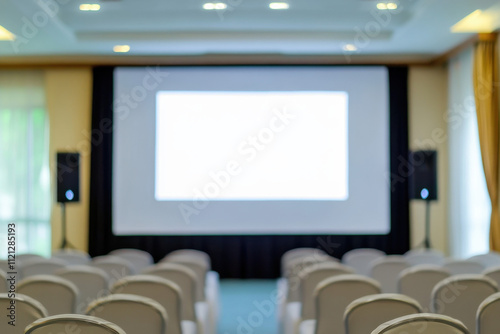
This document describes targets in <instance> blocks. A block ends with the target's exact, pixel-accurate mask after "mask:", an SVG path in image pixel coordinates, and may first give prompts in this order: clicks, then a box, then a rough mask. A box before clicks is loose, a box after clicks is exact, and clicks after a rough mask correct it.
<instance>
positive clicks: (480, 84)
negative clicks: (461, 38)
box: [473, 33, 500, 251]
mask: <svg viewBox="0 0 500 334" xmlns="http://www.w3.org/2000/svg"><path fill="white" fill-rule="evenodd" d="M473 80H474V97H475V100H476V112H477V123H478V128H479V142H480V145H481V155H482V160H483V168H484V174H485V176H486V184H487V186H488V193H489V195H490V199H491V223H490V248H491V249H492V250H495V251H500V215H499V207H498V199H499V193H498V190H499V185H498V172H499V170H498V168H499V161H498V159H499V124H498V121H499V115H498V112H499V108H498V52H497V34H496V33H492V34H480V35H479V41H478V43H477V44H476V47H475V50H474V73H473Z"/></svg>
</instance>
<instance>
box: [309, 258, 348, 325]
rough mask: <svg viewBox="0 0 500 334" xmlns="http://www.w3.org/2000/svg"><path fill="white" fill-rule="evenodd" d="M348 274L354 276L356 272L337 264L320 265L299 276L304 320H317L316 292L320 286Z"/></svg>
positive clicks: (311, 267)
mask: <svg viewBox="0 0 500 334" xmlns="http://www.w3.org/2000/svg"><path fill="white" fill-rule="evenodd" d="M346 274H354V270H352V269H351V268H349V267H347V266H344V265H342V264H338V263H335V262H323V263H318V264H316V265H312V266H309V267H307V268H305V269H304V270H302V272H301V273H300V274H299V276H300V277H301V278H302V280H301V283H300V290H301V291H300V293H301V296H300V302H301V303H302V308H301V318H302V320H307V319H315V318H316V305H315V298H314V291H315V290H316V287H317V286H318V284H319V283H320V282H321V281H323V280H324V279H327V278H330V277H334V276H338V275H346Z"/></svg>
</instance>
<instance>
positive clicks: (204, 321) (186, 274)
mask: <svg viewBox="0 0 500 334" xmlns="http://www.w3.org/2000/svg"><path fill="white" fill-rule="evenodd" d="M142 274H144V275H154V276H159V277H163V278H165V279H168V280H170V281H172V282H174V283H175V284H177V286H179V288H180V289H181V292H182V319H183V320H189V321H194V322H196V323H198V326H199V332H200V334H201V333H203V332H204V331H205V330H206V329H207V328H208V326H209V317H208V305H207V304H206V303H204V302H196V298H195V291H196V290H195V289H196V274H195V273H194V272H193V271H192V270H191V269H189V268H188V267H186V266H183V265H181V264H177V263H168V262H163V263H159V264H157V265H156V266H153V267H150V268H148V269H146V270H144V271H143V272H142Z"/></svg>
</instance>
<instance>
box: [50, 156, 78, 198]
mask: <svg viewBox="0 0 500 334" xmlns="http://www.w3.org/2000/svg"><path fill="white" fill-rule="evenodd" d="M56 181H57V201H58V202H60V203H65V202H78V201H79V200H80V153H57V175H56Z"/></svg>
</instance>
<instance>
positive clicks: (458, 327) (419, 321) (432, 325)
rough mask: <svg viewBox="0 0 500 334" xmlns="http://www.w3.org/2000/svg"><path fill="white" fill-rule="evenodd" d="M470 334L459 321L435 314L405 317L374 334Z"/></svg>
mask: <svg viewBox="0 0 500 334" xmlns="http://www.w3.org/2000/svg"><path fill="white" fill-rule="evenodd" d="M402 333H404V334H422V333H436V334H469V330H468V329H467V327H465V325H464V324H463V323H462V322H460V321H459V320H457V319H454V318H451V317H448V316H445V315H442V314H434V313H420V314H410V315H405V316H402V317H399V318H396V319H393V320H390V321H388V322H385V323H383V324H382V325H380V326H378V327H377V328H376V329H375V330H374V331H373V332H372V334H402Z"/></svg>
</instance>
